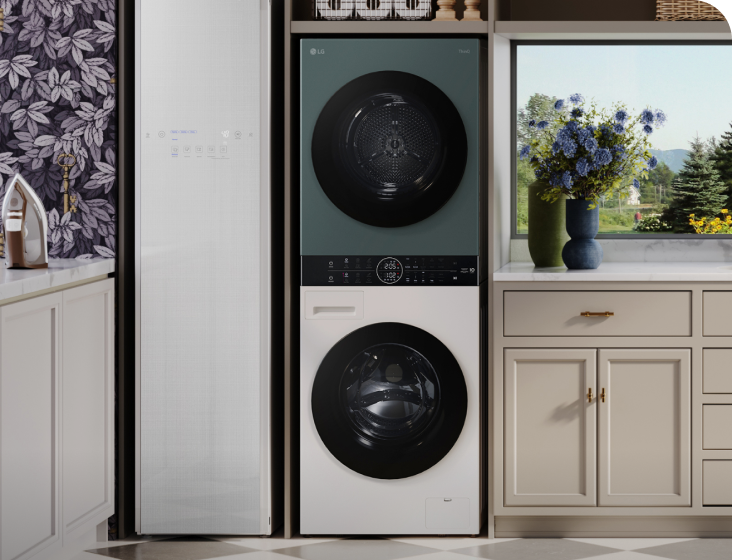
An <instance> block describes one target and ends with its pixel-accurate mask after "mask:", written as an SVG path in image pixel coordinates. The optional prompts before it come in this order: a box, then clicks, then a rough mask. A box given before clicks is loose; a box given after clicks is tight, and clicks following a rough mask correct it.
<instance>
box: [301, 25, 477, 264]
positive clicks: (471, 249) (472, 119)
mask: <svg viewBox="0 0 732 560" xmlns="http://www.w3.org/2000/svg"><path fill="white" fill-rule="evenodd" d="M480 48H481V47H480V41H479V40H478V39H302V40H301V55H300V58H301V66H300V69H301V81H300V87H301V90H300V95H301V97H300V102H301V105H300V111H301V112H300V125H301V128H300V131H301V142H300V146H301V147H300V156H301V157H300V228H301V231H300V234H301V237H300V239H301V242H300V243H301V244H300V249H301V255H385V254H412V255H466V256H470V255H476V256H477V255H478V247H479V241H480V239H479V235H480V234H479V230H480V223H479V222H480V212H479V204H480V200H479V193H480V188H479V183H480V175H479V171H480V169H479V168H480V166H479V134H480V117H479V115H480V106H479V105H480V101H479V100H480ZM385 70H391V71H399V72H408V73H411V74H415V75H417V76H419V77H421V78H424V79H426V80H428V81H430V82H431V83H432V84H434V85H435V86H437V87H438V88H439V89H440V90H442V92H443V93H445V94H446V95H447V96H448V97H449V98H450V100H451V101H452V103H453V104H454V105H455V107H456V108H457V110H458V113H459V114H460V117H461V118H462V121H463V124H464V126H465V132H466V134H467V139H468V154H467V163H466V167H465V172H464V174H463V177H462V181H461V183H460V185H459V186H458V188H457V190H456V191H455V194H454V195H453V196H452V197H451V198H450V200H449V201H448V202H447V203H446V204H445V205H444V206H443V207H442V208H440V209H439V210H438V211H437V212H435V213H434V214H432V215H431V216H429V217H428V218H426V219H424V220H422V221H421V222H417V223H415V224H412V225H408V226H403V227H393V228H383V227H376V226H371V225H367V224H365V223H362V222H360V221H357V220H355V219H353V218H351V217H350V216H348V215H346V214H345V213H343V212H342V211H341V210H339V209H338V208H337V207H336V206H335V205H334V204H333V203H332V202H331V201H330V199H329V198H328V197H327V195H326V194H325V193H324V192H323V190H322V189H321V188H320V185H319V183H318V179H317V177H316V175H315V170H314V168H313V163H312V154H311V145H312V138H313V130H314V128H315V123H316V121H317V120H318V116H319V115H320V112H321V111H322V109H323V107H324V106H325V104H326V103H327V102H328V100H329V99H330V98H331V97H332V96H333V95H334V94H335V93H336V92H337V91H338V90H339V89H340V88H341V87H343V86H344V85H346V84H347V83H348V82H350V81H352V80H354V79H356V78H358V77H360V76H363V75H365V74H370V73H373V72H381V71H385Z"/></svg>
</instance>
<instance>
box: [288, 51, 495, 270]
mask: <svg viewBox="0 0 732 560" xmlns="http://www.w3.org/2000/svg"><path fill="white" fill-rule="evenodd" d="M482 53H483V47H482V43H481V41H480V40H479V39H303V40H302V42H301V107H300V118H301V127H300V130H301V142H300V145H301V148H300V162H301V198H300V204H301V255H302V256H303V257H304V258H303V266H304V267H306V266H307V261H308V259H309V257H315V256H328V257H330V256H346V255H359V256H368V255H389V254H399V255H413V256H434V255H443V256H446V255H451V256H464V257H472V258H473V259H476V258H477V257H478V253H479V238H480V233H479V230H480V207H481V198H480V180H481V178H480V157H479V154H480V142H479V139H480V134H481V126H480V124H481V119H480V107H481V104H480V91H481V87H480V83H481V75H482V74H481V68H482V67H483V65H482V64H481V57H482Z"/></svg>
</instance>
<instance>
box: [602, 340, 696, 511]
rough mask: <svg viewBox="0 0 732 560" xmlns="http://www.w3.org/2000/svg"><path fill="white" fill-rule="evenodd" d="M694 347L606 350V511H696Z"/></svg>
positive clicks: (603, 375) (603, 368) (604, 374)
mask: <svg viewBox="0 0 732 560" xmlns="http://www.w3.org/2000/svg"><path fill="white" fill-rule="evenodd" d="M690 358H691V351H690V350H676V349H671V348H667V349H658V350H647V349H634V350H600V360H599V362H600V363H599V384H598V387H599V388H600V395H602V391H603V390H604V391H605V402H602V397H600V399H599V402H598V405H597V406H598V411H599V442H598V446H599V454H598V459H599V469H598V476H599V493H598V494H599V504H600V506H691V491H690V462H691V442H690V411H691V401H690V386H691V369H690Z"/></svg>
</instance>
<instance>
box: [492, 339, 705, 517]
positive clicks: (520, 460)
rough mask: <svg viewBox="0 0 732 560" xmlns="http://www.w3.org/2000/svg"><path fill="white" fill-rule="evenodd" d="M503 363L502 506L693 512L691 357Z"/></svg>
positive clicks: (515, 358)
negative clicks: (668, 508)
mask: <svg viewBox="0 0 732 560" xmlns="http://www.w3.org/2000/svg"><path fill="white" fill-rule="evenodd" d="M504 366H505V371H504V384H505V405H504V406H505V476H504V483H505V484H504V502H505V504H504V505H505V506H689V505H691V491H690V462H691V455H690V451H691V442H690V433H691V432H690V412H691V400H690V384H691V370H690V351H689V350H677V349H661V350H658V349H650V350H649V349H632V350H620V349H618V350H599V351H597V350H595V349H506V350H505V360H504ZM596 434H597V435H596Z"/></svg>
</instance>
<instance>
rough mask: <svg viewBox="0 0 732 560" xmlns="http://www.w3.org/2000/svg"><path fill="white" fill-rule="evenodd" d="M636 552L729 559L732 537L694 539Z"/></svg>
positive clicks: (678, 558) (684, 559)
mask: <svg viewBox="0 0 732 560" xmlns="http://www.w3.org/2000/svg"><path fill="white" fill-rule="evenodd" d="M638 553H640V554H648V555H652V556H660V557H661V558H671V559H673V560H730V558H732V539H694V540H691V541H685V542H680V543H675V544H664V545H662V546H653V547H650V548H643V549H640V550H638ZM648 560H650V558H649V559H648Z"/></svg>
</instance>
